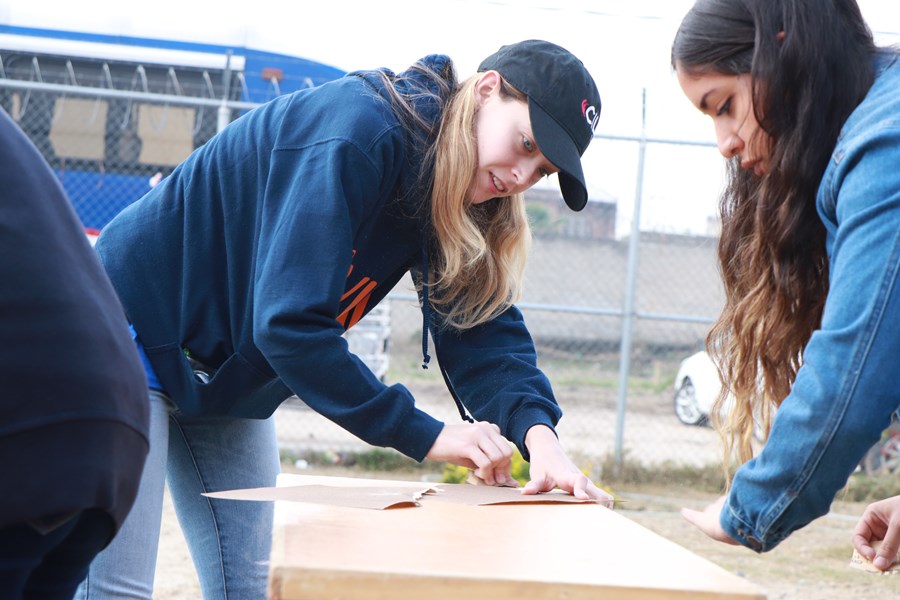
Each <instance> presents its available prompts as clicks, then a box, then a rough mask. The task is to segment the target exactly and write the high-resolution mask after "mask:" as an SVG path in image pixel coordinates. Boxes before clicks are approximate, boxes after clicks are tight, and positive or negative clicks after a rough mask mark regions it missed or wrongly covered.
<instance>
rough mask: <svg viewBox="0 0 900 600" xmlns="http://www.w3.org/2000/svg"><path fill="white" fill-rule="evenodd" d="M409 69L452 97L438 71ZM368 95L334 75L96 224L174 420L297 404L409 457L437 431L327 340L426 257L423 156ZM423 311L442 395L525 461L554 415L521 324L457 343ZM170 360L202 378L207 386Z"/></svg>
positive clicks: (245, 123) (430, 108)
mask: <svg viewBox="0 0 900 600" xmlns="http://www.w3.org/2000/svg"><path fill="white" fill-rule="evenodd" d="M420 64H421V65H424V66H426V67H427V68H429V69H431V70H433V71H435V72H436V73H439V74H440V75H441V76H442V77H445V78H446V79H447V80H448V83H450V84H451V85H453V84H455V82H454V81H453V80H452V79H453V78H455V75H454V73H453V68H452V63H451V62H450V59H449V58H447V57H445V56H438V55H434V56H429V57H427V58H425V59H423V60H422V61H420ZM385 72H386V73H388V74H390V73H389V72H387V71H385ZM390 75H392V74H390ZM401 75H404V76H405V77H404V78H402V80H403V83H402V85H401V84H398V85H397V88H398V90H399V91H400V92H401V93H402V94H405V95H407V96H408V97H410V98H413V99H414V102H415V105H416V110H417V111H418V114H419V115H420V116H421V117H422V118H424V119H425V120H426V121H427V122H430V123H432V124H435V123H437V122H438V121H439V119H440V114H441V110H442V102H441V101H440V100H438V99H437V98H436V97H435V96H434V95H423V94H421V93H419V92H421V91H422V89H423V88H422V87H419V88H418V89H416V86H425V87H424V89H426V90H428V91H431V92H437V89H436V86H435V84H434V82H433V81H429V80H428V79H427V78H426V77H424V76H422V75H421V74H420V73H415V72H413V71H410V72H407V73H405V74H401ZM382 85H383V84H382V82H381V79H380V78H379V77H375V76H373V75H372V74H364V73H355V74H350V75H348V76H346V77H343V78H341V79H338V80H336V81H333V82H330V83H327V84H324V85H322V86H320V87H318V88H315V89H309V90H303V91H299V92H296V93H294V94H291V95H287V96H283V97H279V98H277V99H275V100H273V101H271V102H269V103H267V104H265V105H263V106H261V107H259V108H257V109H255V110H253V111H251V112H249V113H247V114H245V115H244V116H242V117H241V118H239V119H237V120H236V121H235V122H234V123H232V124H231V125H229V126H228V127H227V128H226V129H225V130H224V131H223V132H221V133H220V134H219V135H217V136H215V137H214V138H213V139H211V140H210V141H209V142H208V143H207V144H206V145H205V146H203V147H202V148H199V149H198V150H197V151H195V152H194V153H193V154H192V155H191V156H190V157H188V159H187V160H186V161H185V162H184V163H183V164H181V165H180V166H179V167H178V168H177V169H175V171H174V172H173V173H172V175H171V176H169V177H168V178H166V179H165V180H164V181H163V182H162V183H161V184H160V185H159V186H157V187H156V188H154V189H153V190H152V191H151V192H150V193H149V194H147V196H145V197H144V198H142V199H141V200H139V201H138V202H136V203H135V204H133V205H132V206H130V207H129V208H127V209H126V210H125V211H123V212H122V213H121V214H120V215H119V216H118V217H116V218H115V219H114V220H113V221H112V222H111V223H110V224H109V225H107V227H106V228H104V230H103V232H102V234H101V236H100V239H99V240H98V243H97V248H98V250H99V252H100V255H101V259H102V261H103V263H104V265H105V266H106V269H107V271H108V273H109V275H110V278H111V279H112V281H113V284H114V285H115V287H116V289H117V290H118V292H119V295H120V298H121V299H122V303H123V304H124V306H125V309H126V313H127V315H128V317H129V319H130V320H131V322H132V323H133V324H134V327H135V330H136V331H137V333H138V336H139V339H140V340H141V342H142V344H143V345H144V347H145V349H146V352H147V355H148V357H149V360H150V362H151V364H152V366H153V368H154V370H155V371H156V373H157V375H158V377H159V379H160V381H161V383H162V385H163V386H164V387H165V389H166V391H167V392H168V393H169V395H170V396H171V398H172V400H173V402H174V403H175V404H176V405H177V406H178V407H179V409H180V410H181V411H182V412H184V413H185V414H188V415H221V414H227V415H232V416H243V417H257V418H265V417H268V416H269V415H271V414H272V412H273V411H274V410H275V408H277V406H278V405H279V404H280V403H281V402H283V401H284V400H285V399H286V398H288V397H289V396H291V395H292V394H296V395H297V396H298V397H300V398H301V399H302V400H303V401H304V402H305V403H306V404H307V405H309V406H310V407H312V408H313V409H315V410H316V411H318V412H319V413H321V414H322V415H324V416H326V417H327V418H329V419H331V420H332V421H334V422H335V423H337V424H339V425H341V426H342V427H344V428H345V429H347V430H348V431H350V432H351V433H353V434H355V435H356V436H358V437H359V438H361V439H363V440H364V441H366V442H368V443H370V444H372V445H376V446H386V447H393V448H395V449H397V450H399V451H401V452H403V453H404V454H406V455H408V456H411V457H413V458H415V459H417V460H421V459H423V458H424V457H425V455H426V454H427V453H428V451H429V449H430V448H431V446H432V445H433V443H434V440H435V439H436V437H437V435H438V434H439V433H440V430H441V429H442V427H443V424H442V423H441V422H439V421H437V420H436V419H434V418H432V417H431V416H429V415H427V414H426V413H424V412H422V411H421V410H419V409H417V408H416V406H415V402H414V399H413V397H412V394H411V393H410V392H409V391H408V390H407V389H406V388H405V387H404V386H402V385H399V384H397V385H391V386H385V385H384V384H383V383H382V382H380V381H379V380H378V378H377V377H375V376H374V374H372V372H371V371H370V370H369V369H368V368H367V367H366V366H365V364H364V363H363V362H362V361H361V360H359V359H358V358H357V357H356V356H354V355H353V354H351V353H350V352H349V351H348V348H347V343H346V341H345V339H344V338H343V337H342V336H341V334H342V332H343V331H344V330H345V329H346V328H348V327H350V326H352V325H353V324H354V323H356V322H358V321H359V319H360V318H362V316H363V315H364V314H366V313H367V312H368V311H369V310H370V309H371V308H372V307H373V306H375V305H376V304H377V303H378V302H379V301H380V300H381V299H382V298H384V296H385V295H387V293H388V292H389V291H390V290H391V289H392V288H393V287H394V285H395V284H396V283H397V282H398V281H399V280H400V279H401V277H403V275H404V274H406V273H407V272H412V273H413V275H414V277H419V276H420V275H421V272H422V264H423V256H424V255H423V249H424V248H426V247H427V244H428V234H427V232H428V231H429V227H428V220H427V218H428V217H427V215H428V210H427V208H426V207H427V203H428V201H429V197H428V195H427V192H426V191H423V189H424V187H427V186H424V187H423V186H419V188H416V187H415V186H414V185H412V183H413V182H415V181H417V180H418V179H417V177H418V175H419V171H420V169H421V167H422V165H423V160H424V158H423V154H422V152H421V151H420V147H419V146H420V145H419V144H417V143H415V142H416V136H413V135H410V133H409V129H408V128H407V127H405V126H404V123H403V119H402V118H401V117H400V116H398V114H396V113H395V110H394V109H393V108H392V105H391V102H390V101H389V100H388V99H387V97H386V96H385V95H384V94H385V92H384V90H383V89H381V86H382ZM427 141H432V140H426V142H427ZM425 314H426V318H427V320H429V321H431V322H432V323H431V329H432V334H433V337H434V342H435V346H436V356H437V357H438V359H439V361H440V365H441V367H442V368H443V370H444V371H445V372H446V375H447V378H448V383H449V384H450V385H451V386H452V388H454V389H455V392H456V393H457V394H458V396H459V397H460V398H461V399H462V401H463V402H464V403H465V404H466V406H467V408H468V410H469V411H470V412H471V413H472V415H473V416H474V417H475V418H476V419H479V420H486V421H491V422H494V423H497V424H498V425H499V426H500V428H501V430H502V431H503V433H504V435H506V436H507V437H508V438H509V439H510V440H512V441H513V442H515V443H516V444H517V445H518V446H519V448H520V449H521V450H522V451H523V453H525V455H526V456H527V452H525V448H524V436H525V433H526V432H527V430H528V429H529V428H530V427H531V426H533V425H536V424H539V423H540V424H545V425H548V426H550V427H553V426H554V425H555V424H556V422H557V421H558V419H559V417H560V415H561V413H560V410H559V407H558V405H557V403H556V401H555V399H554V398H553V393H552V391H551V388H550V384H549V382H548V381H547V379H546V377H545V376H544V375H543V374H542V373H541V371H540V370H539V369H538V368H537V366H536V354H535V349H534V344H533V342H532V340H531V337H530V335H529V333H528V331H527V329H526V328H525V325H524V323H523V320H522V316H521V314H520V313H519V311H518V310H517V309H515V308H514V307H513V308H510V309H509V310H507V311H506V312H505V313H504V314H502V315H501V316H500V317H498V318H497V319H495V320H493V321H492V322H490V323H486V324H484V325H482V326H480V327H476V328H474V329H472V330H468V331H465V332H459V331H457V330H453V329H450V328H447V327H443V326H442V324H441V323H440V321H439V318H438V317H437V316H436V315H434V313H433V312H432V311H429V310H427V303H426V310H425ZM186 351H187V352H189V353H190V355H191V356H192V357H193V358H195V359H197V360H199V361H201V362H203V363H205V364H207V365H210V366H212V367H213V369H214V371H215V372H214V374H213V376H212V378H211V379H210V380H209V381H208V382H207V383H202V382H198V381H196V380H195V379H194V377H192V371H191V367H190V364H189V362H188V360H187V359H186V357H185V353H186Z"/></svg>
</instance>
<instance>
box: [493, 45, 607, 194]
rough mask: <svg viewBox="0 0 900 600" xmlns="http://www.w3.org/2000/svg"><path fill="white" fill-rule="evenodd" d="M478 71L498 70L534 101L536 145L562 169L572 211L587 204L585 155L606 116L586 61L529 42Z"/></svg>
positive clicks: (507, 50)
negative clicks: (583, 62)
mask: <svg viewBox="0 0 900 600" xmlns="http://www.w3.org/2000/svg"><path fill="white" fill-rule="evenodd" d="M478 71H479V72H482V71H497V72H498V73H500V75H501V76H502V77H503V78H504V79H505V80H506V81H508V82H509V83H510V84H511V85H512V86H513V87H515V88H516V89H518V90H519V91H521V92H522V93H523V94H525V95H526V96H528V112H529V115H530V117H531V129H532V132H533V133H534V138H535V142H537V145H538V148H540V150H541V152H542V153H543V154H544V156H546V157H547V160H549V161H550V162H551V163H553V164H554V165H555V166H556V168H558V169H559V175H558V176H559V188H560V191H561V192H562V195H563V198H564V199H565V200H566V204H568V205H569V208H571V209H572V210H581V209H582V208H584V206H585V205H586V204H587V200H588V195H587V186H586V185H585V183H584V171H583V170H582V168H581V156H582V155H583V154H584V151H585V150H587V147H588V144H590V142H591V139H593V137H594V130H595V129H596V127H597V119H598V118H599V117H600V92H598V91H597V85H596V84H595V83H594V80H593V78H592V77H591V75H590V73H588V72H587V69H585V68H584V65H583V64H582V62H581V61H580V60H578V59H577V58H576V57H575V56H574V55H573V54H572V53H571V52H569V51H568V50H566V49H565V48H563V47H561V46H557V45H556V44H553V43H551V42H545V41H543V40H525V41H524V42H518V43H516V44H510V45H508V46H503V47H501V48H500V49H499V50H498V51H497V52H495V53H494V54H492V55H491V56H489V57H487V58H486V59H484V60H483V61H482V63H481V65H479V67H478Z"/></svg>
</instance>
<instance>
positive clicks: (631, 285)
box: [614, 88, 647, 476]
mask: <svg viewBox="0 0 900 600" xmlns="http://www.w3.org/2000/svg"><path fill="white" fill-rule="evenodd" d="M646 154H647V88H644V89H643V90H642V94H641V139H640V141H639V142H638V167H637V185H636V187H635V194H634V212H633V213H632V215H631V238H630V239H629V240H628V265H627V269H628V270H627V273H626V276H625V306H624V307H623V309H622V313H623V314H622V340H621V342H620V347H619V395H618V399H617V401H616V442H615V448H614V459H615V463H614V469H615V471H616V473H615V475H616V476H618V475H619V472H620V471H621V468H622V445H623V438H624V434H625V408H626V405H627V403H628V375H629V373H630V371H631V347H632V339H631V337H632V329H633V327H634V317H635V309H634V295H635V293H634V289H635V286H636V281H637V262H638V250H639V243H640V235H641V197H642V195H643V189H644V157H645V155H646Z"/></svg>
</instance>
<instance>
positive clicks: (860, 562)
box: [850, 540, 900, 575]
mask: <svg viewBox="0 0 900 600" xmlns="http://www.w3.org/2000/svg"><path fill="white" fill-rule="evenodd" d="M872 547H873V548H875V550H876V551H877V550H878V548H880V547H881V540H876V541H875V542H872ZM850 566H851V567H853V568H854V569H859V570H861V571H868V572H869V573H881V574H884V575H893V574H894V573H900V553H898V554H897V556H896V557H895V558H894V564H892V565H891V568H890V569H888V570H887V571H882V570H881V569H879V568H877V567H876V566H875V565H873V564H872V561H871V560H869V559H868V558H866V557H864V556H863V555H862V554H860V553H859V552H857V551H856V549H855V548H854V549H853V555H852V556H851V557H850Z"/></svg>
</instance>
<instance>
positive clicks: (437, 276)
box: [429, 75, 531, 329]
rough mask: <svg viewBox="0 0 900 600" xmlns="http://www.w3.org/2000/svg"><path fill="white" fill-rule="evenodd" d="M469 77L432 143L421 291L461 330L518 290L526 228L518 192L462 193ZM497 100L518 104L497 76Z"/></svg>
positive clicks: (497, 309)
mask: <svg viewBox="0 0 900 600" xmlns="http://www.w3.org/2000/svg"><path fill="white" fill-rule="evenodd" d="M478 79H479V76H478V75H475V76H473V77H471V78H469V79H468V80H467V81H465V82H463V83H462V84H461V85H460V86H459V89H458V90H457V91H456V93H455V94H454V96H453V98H452V99H451V101H450V103H449V105H448V106H447V108H446V110H445V111H444V115H443V118H442V121H441V128H440V132H439V133H438V137H437V141H436V143H435V145H434V147H433V150H432V152H433V159H434V180H433V186H432V192H431V217H432V226H433V228H434V236H435V238H436V242H437V244H436V247H435V251H434V252H433V256H432V273H433V278H432V279H431V282H432V283H431V286H432V287H431V288H430V289H429V294H430V297H431V299H432V303H433V306H434V308H435V310H436V311H437V312H438V313H439V314H441V315H442V316H443V317H444V318H445V319H446V321H447V323H448V324H449V325H452V326H454V327H456V328H458V329H468V328H471V327H474V326H476V325H479V324H481V323H484V322H485V321H488V320H490V319H492V318H494V317H496V316H497V315H498V314H500V313H501V312H503V311H504V310H506V309H507V308H508V307H509V306H510V305H511V304H512V303H513V302H515V301H516V300H518V298H519V296H520V295H521V288H522V278H523V274H524V270H525V261H526V258H527V255H528V251H529V249H530V247H531V229H530V228H529V226H528V217H527V214H526V212H525V203H524V200H523V198H522V194H514V195H511V196H506V197H503V198H495V199H493V200H490V201H488V202H484V203H481V204H472V203H471V202H469V201H468V199H467V193H468V190H469V187H470V185H471V183H472V179H473V177H474V173H475V170H476V168H477V165H478V152H477V148H476V141H477V140H476V137H475V131H474V123H475V112H476V99H475V84H476V83H477V82H478ZM501 97H502V98H504V100H507V101H526V97H525V95H524V94H522V93H521V92H519V91H518V90H516V89H515V88H513V87H512V86H510V85H509V84H508V83H506V82H505V81H504V82H502V84H501Z"/></svg>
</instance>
